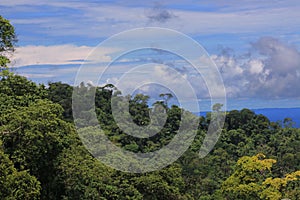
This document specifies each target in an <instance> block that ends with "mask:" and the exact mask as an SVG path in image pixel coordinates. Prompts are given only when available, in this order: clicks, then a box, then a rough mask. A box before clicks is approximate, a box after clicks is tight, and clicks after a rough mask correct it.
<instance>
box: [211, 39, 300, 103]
mask: <svg viewBox="0 0 300 200" xmlns="http://www.w3.org/2000/svg"><path fill="white" fill-rule="evenodd" d="M252 46H253V48H254V51H255V52H254V54H256V55H257V54H258V55H257V56H256V57H255V58H253V57H252V56H249V57H248V58H247V59H245V57H243V58H240V57H237V56H233V55H228V54H221V55H218V56H217V55H214V56H212V59H213V60H214V61H215V63H216V64H217V66H218V68H219V70H220V72H221V74H222V77H223V79H224V83H225V86H226V89H227V94H228V95H229V96H231V97H261V98H290V97H300V94H299V92H298V91H300V52H299V51H298V50H297V48H296V47H294V46H291V45H289V44H285V43H283V42H281V41H280V40H278V39H275V38H272V37H262V38H260V39H259V40H258V41H257V42H255V43H253V44H252Z"/></svg>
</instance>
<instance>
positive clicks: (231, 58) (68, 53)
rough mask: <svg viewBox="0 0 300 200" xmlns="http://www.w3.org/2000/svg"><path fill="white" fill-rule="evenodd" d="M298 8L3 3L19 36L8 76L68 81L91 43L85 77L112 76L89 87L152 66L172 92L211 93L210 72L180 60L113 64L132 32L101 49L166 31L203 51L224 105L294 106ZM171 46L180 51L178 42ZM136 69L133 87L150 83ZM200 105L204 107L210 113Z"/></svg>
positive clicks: (153, 91) (166, 1)
mask: <svg viewBox="0 0 300 200" xmlns="http://www.w3.org/2000/svg"><path fill="white" fill-rule="evenodd" d="M299 10H300V2H299V1H298V0H269V1H261V0H241V1H236V0H227V1H224V0H214V1H211V0H185V1H183V0H181V1H179V0H162V1H151V0H149V1H133V0H102V1H95V0H87V1H70V0H66V1H57V0H48V1H45V0H39V1H36V0H14V1H11V0H1V1H0V15H2V16H3V17H5V18H7V19H9V20H10V22H11V23H12V24H13V25H14V27H15V30H16V33H17V36H18V40H19V41H18V43H17V48H16V52H15V54H14V55H13V56H12V57H11V60H12V63H11V67H12V70H13V71H15V72H16V73H18V74H21V75H24V76H26V77H28V78H29V79H31V80H33V81H35V82H38V83H45V84H47V83H48V82H54V81H62V82H66V83H68V84H74V83H75V82H76V76H77V75H78V71H79V69H80V66H81V65H82V64H86V63H90V61H91V60H92V59H94V57H93V58H91V52H93V51H94V52H95V47H97V49H96V52H98V53H99V54H98V55H101V57H99V58H98V57H97V59H99V60H101V63H100V61H99V60H97V61H99V62H98V65H97V66H96V65H92V64H91V65H90V66H89V67H90V68H91V72H92V73H93V72H94V71H97V70H98V69H99V68H101V70H102V71H104V68H105V66H107V65H109V64H110V68H109V69H110V70H108V71H107V72H106V74H105V76H103V77H102V79H101V80H102V82H101V83H99V82H97V83H96V84H105V83H113V84H117V83H118V80H120V77H121V76H122V74H124V73H126V71H130V70H132V69H134V68H135V67H136V66H140V65H145V64H149V63H152V65H151V66H150V65H149V66H148V68H147V69H151V70H148V71H147V73H152V74H154V75H156V77H160V79H164V80H165V81H167V82H168V83H171V84H172V87H174V88H182V85H183V84H184V83H183V82H184V81H188V82H189V84H190V85H191V87H192V88H193V89H194V90H195V93H196V97H197V99H198V100H199V102H207V101H208V100H209V99H210V98H211V95H212V94H211V91H210V88H209V87H210V86H208V85H206V84H205V83H206V80H205V78H206V76H207V75H206V74H205V72H204V73H203V74H201V75H202V76H203V77H201V76H200V75H199V74H196V73H195V71H193V66H191V64H190V63H188V62H187V61H186V60H184V59H183V58H182V57H180V56H178V55H174V54H172V53H170V52H165V51H157V50H155V49H148V50H147V49H146V50H145V49H144V50H140V51H133V52H129V53H127V54H125V55H123V56H121V57H120V58H118V59H115V58H116V55H118V53H119V52H120V51H122V50H123V49H125V48H127V47H128V45H129V44H131V43H130V41H134V40H135V39H136V38H135V37H139V36H138V35H135V37H133V36H132V37H128V38H126V42H123V43H122V42H121V43H118V45H112V46H105V45H101V44H102V43H103V42H104V41H106V40H108V39H109V38H111V36H113V35H115V34H119V33H121V32H123V31H128V30H130V29H136V28H145V27H160V28H167V29H171V30H175V31H179V32H180V33H182V34H185V35H186V36H188V37H190V38H191V39H193V40H195V41H196V42H198V43H199V44H200V45H201V46H202V47H203V48H204V49H205V51H206V52H207V54H208V55H207V56H208V57H209V58H210V60H211V61H212V62H213V63H214V64H215V65H216V67H217V69H218V71H219V73H220V77H221V79H222V81H223V83H224V88H225V92H226V99H227V108H228V109H240V108H242V107H249V108H266V107H300V12H299ZM150 37H153V38H154V36H153V35H151V36H150ZM155 39H156V41H162V43H163V40H167V39H168V35H163V34H162V35H160V34H158V36H155ZM127 40H128V41H127ZM171 43H174V46H176V45H177V46H178V47H182V48H184V47H185V46H184V44H183V43H181V42H178V41H174V42H171ZM99 44H100V46H98V45H99ZM171 46H172V45H171ZM184 50H185V53H187V54H189V55H194V54H195V55H194V58H193V60H194V61H195V62H196V61H197V62H198V63H202V64H203V63H204V64H205V62H206V61H205V60H204V59H202V58H200V57H196V53H195V52H194V51H193V50H192V48H189V47H186V48H185V49H184ZM200 54H201V55H204V53H203V52H200V53H199V55H200ZM114 59H115V60H114ZM112 62H113V63H112ZM96 68H97V70H96ZM143 69H146V68H143ZM172 69H174V70H175V71H172ZM150 71H151V72H150ZM177 72H178V73H179V74H178V75H176V73H177ZM135 73H139V74H140V75H139V79H137V80H133V79H130V78H129V79H126V80H127V81H128V82H130V81H131V85H137V84H138V83H137V81H140V80H144V81H146V80H147V81H148V82H149V83H150V82H151V79H152V82H153V77H154V76H149V75H147V73H146V72H145V71H144V72H143V73H141V72H140V71H139V72H138V71H135ZM182 77H183V78H184V79H183V78H182ZM154 79H155V78H154ZM86 80H89V79H86ZM91 80H92V79H91ZM92 82H93V84H95V81H92ZM136 90H137V91H140V92H144V93H146V94H149V95H151V96H155V95H156V96H157V95H158V93H160V92H161V93H162V92H171V93H172V92H175V91H177V93H179V94H178V96H179V97H180V98H183V100H184V101H186V102H188V100H189V98H190V96H191V94H190V93H189V92H188V90H186V89H184V88H183V89H179V90H176V89H174V90H172V89H170V88H167V87H161V86H157V85H155V84H152V85H151V84H148V85H144V86H141V87H140V88H136ZM213 90H215V91H217V88H213ZM214 97H215V98H218V96H217V95H216V96H214ZM177 100H178V99H177ZM173 101H176V98H174V100H173ZM200 104H201V103H200ZM204 104H205V103H203V108H202V109H204V110H206V109H208V107H207V106H206V104H205V105H204ZM187 107H189V106H187Z"/></svg>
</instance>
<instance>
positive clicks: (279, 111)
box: [198, 108, 300, 128]
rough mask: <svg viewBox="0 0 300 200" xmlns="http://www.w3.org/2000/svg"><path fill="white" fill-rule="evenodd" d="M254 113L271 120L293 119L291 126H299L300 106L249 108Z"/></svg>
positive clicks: (201, 113)
mask: <svg viewBox="0 0 300 200" xmlns="http://www.w3.org/2000/svg"><path fill="white" fill-rule="evenodd" d="M250 110H252V111H253V112H255V113H256V114H262V115H264V116H266V117H267V118H268V119H269V120H270V121H272V122H277V121H280V122H283V120H284V119H285V118H291V119H292V120H293V123H294V125H293V127H296V128H300V108H259V109H250ZM206 113H207V112H200V113H198V116H199V115H200V116H205V115H206Z"/></svg>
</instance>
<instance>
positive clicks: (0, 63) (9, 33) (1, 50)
mask: <svg viewBox="0 0 300 200" xmlns="http://www.w3.org/2000/svg"><path fill="white" fill-rule="evenodd" d="M16 41H17V37H16V34H15V29H14V27H13V26H12V25H11V24H10V22H9V21H8V20H7V19H5V18H3V17H2V16H1V15H0V70H1V69H3V68H4V69H5V68H7V64H8V63H9V62H10V60H9V59H8V55H9V54H10V53H12V52H14V50H15V48H14V47H15V43H16Z"/></svg>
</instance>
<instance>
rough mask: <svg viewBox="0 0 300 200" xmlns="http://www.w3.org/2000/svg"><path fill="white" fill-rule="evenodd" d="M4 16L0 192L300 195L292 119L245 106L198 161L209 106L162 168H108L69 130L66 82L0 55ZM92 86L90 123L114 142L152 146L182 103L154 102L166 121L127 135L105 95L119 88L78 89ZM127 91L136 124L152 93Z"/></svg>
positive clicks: (299, 157) (298, 133)
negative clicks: (188, 141)
mask: <svg viewBox="0 0 300 200" xmlns="http://www.w3.org/2000/svg"><path fill="white" fill-rule="evenodd" d="M0 22H1V30H2V29H4V28H2V26H3V24H5V26H7V27H6V29H5V30H6V32H3V31H0V32H2V33H5V34H9V35H10V37H7V35H6V36H5V34H3V35H4V36H3V35H0V36H1V45H0V53H1V54H0V56H1V57H0V60H1V72H0V73H1V74H0V107H1V109H0V199H20V200H21V199H22V200H23V199H25V200H26V199H151V200H152V199H170V200H174V199H203V200H204V199H282V198H290V199H300V179H299V177H300V171H299V170H300V130H299V129H296V128H293V127H292V126H291V123H290V121H289V120H285V122H284V124H283V126H281V125H280V124H279V123H276V122H270V121H269V120H268V119H267V118H266V117H265V116H263V115H256V114H255V113H253V112H252V111H251V110H249V109H243V110H240V111H237V110H233V111H230V112H228V113H227V114H226V119H225V125H224V127H223V130H222V135H221V137H220V138H219V140H218V142H217V145H216V146H215V147H214V149H213V151H212V152H211V153H210V154H209V155H208V156H206V157H205V158H203V159H200V158H199V156H198V152H199V149H200V146H201V144H202V141H203V138H204V135H205V133H206V131H207V128H208V125H209V123H210V121H211V118H212V113H208V114H207V116H205V117H199V118H198V119H197V117H196V116H194V118H196V119H197V120H199V127H198V130H197V135H196V137H195V139H194V142H193V144H192V145H191V146H190V148H189V149H188V151H186V152H185V154H184V155H182V156H181V157H180V159H178V160H177V161H176V162H175V163H173V164H171V165H169V166H167V167H166V168H163V169H161V170H158V171H154V172H149V173H142V174H132V173H125V172H120V171H117V170H114V169H112V168H110V167H107V166H106V165H104V164H102V163H101V162H99V161H98V160H97V159H95V158H94V157H93V156H92V155H91V154H90V153H89V152H88V151H87V150H86V149H85V147H84V146H83V145H82V142H81V140H80V139H79V137H78V135H77V133H76V131H75V128H74V124H73V114H72V92H73V89H74V88H73V87H72V86H70V85H67V84H64V83H61V82H57V83H49V86H47V87H45V86H44V85H37V84H35V83H33V82H31V81H30V80H27V79H26V78H24V77H22V76H18V75H16V74H13V73H11V72H9V71H8V70H7V69H6V68H7V67H6V64H7V63H8V61H9V60H8V59H7V57H6V55H5V54H3V53H2V52H7V51H11V52H12V51H13V48H12V47H13V43H10V42H8V41H11V42H14V40H15V37H14V30H13V29H12V27H11V26H9V22H8V21H7V20H5V19H3V18H2V17H1V18H0ZM2 33H1V34H2ZM3 38H4V39H3ZM6 40H7V41H6ZM2 46H3V47H7V48H2ZM8 47H10V48H8ZM91 88H93V89H95V91H96V97H95V107H96V108H95V110H91V112H95V111H96V114H97V118H98V122H96V123H100V124H101V126H102V127H103V129H104V130H105V133H106V135H107V137H108V138H109V139H110V140H111V141H112V142H114V143H115V144H117V145H119V146H120V147H122V148H124V149H126V150H129V151H133V152H151V151H155V150H157V149H159V148H161V147H162V146H164V145H166V144H168V143H169V142H170V140H172V138H173V137H174V135H175V134H176V131H177V130H178V126H179V122H180V120H181V113H182V109H181V108H179V107H178V106H175V105H173V106H168V104H167V102H166V98H165V99H164V100H165V101H164V100H163V101H162V102H160V103H161V104H162V105H163V106H164V108H165V109H166V112H167V116H168V117H167V121H166V124H165V125H164V128H163V129H162V130H161V131H160V132H159V133H158V134H157V136H154V137H151V138H149V139H140V138H135V137H132V136H128V135H126V134H125V133H123V132H122V131H121V130H120V129H119V128H118V126H117V125H116V123H115V121H114V119H113V116H112V113H111V101H110V100H111V98H112V97H114V96H118V95H119V93H118V91H117V90H116V88H114V87H113V86H112V85H106V86H104V87H97V88H94V87H93V86H90V85H84V84H81V85H80V86H79V87H78V88H77V89H78V91H85V92H84V93H83V94H85V95H89V92H86V91H93V90H92V89H91ZM162 96H163V95H162ZM124 98H129V99H130V113H131V115H132V117H133V121H134V122H135V123H136V124H138V125H145V124H148V123H149V121H150V119H149V115H148V113H149V111H150V110H151V107H149V106H148V100H149V97H148V96H145V95H142V94H139V95H136V96H134V97H129V96H127V97H124ZM215 110H219V109H215ZM91 112H86V113H83V116H82V117H83V118H87V117H89V115H90V113H91ZM224 114H225V113H224ZM79 124H80V123H79ZM83 126H84V124H83Z"/></svg>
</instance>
